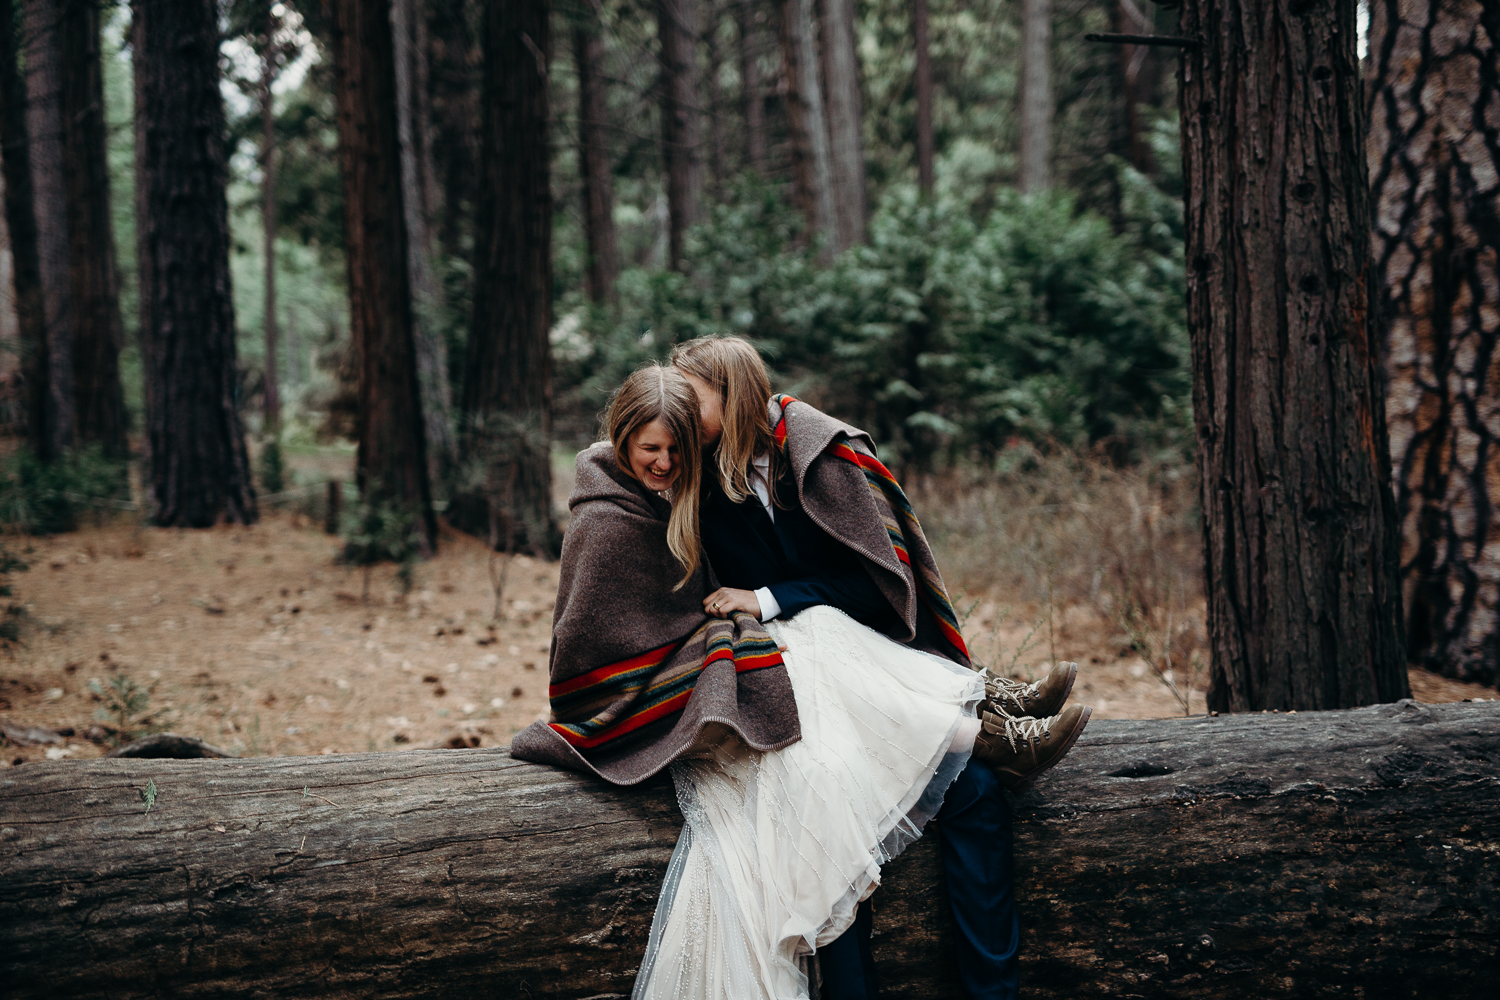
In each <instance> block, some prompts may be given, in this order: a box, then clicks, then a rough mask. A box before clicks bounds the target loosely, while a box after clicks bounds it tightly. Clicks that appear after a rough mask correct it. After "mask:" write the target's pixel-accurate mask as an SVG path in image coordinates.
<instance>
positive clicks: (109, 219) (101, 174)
mask: <svg viewBox="0 0 1500 1000" xmlns="http://www.w3.org/2000/svg"><path fill="white" fill-rule="evenodd" d="M99 6H100V5H99V2H98V0H62V19H61V22H60V24H59V27H58V50H59V53H60V54H61V56H62V102H61V104H62V120H63V152H64V157H65V168H64V176H63V182H64V186H65V188H66V191H67V217H68V287H69V294H70V296H71V299H72V322H73V332H72V345H73V414H74V433H75V436H76V439H77V440H78V442H79V443H80V444H97V445H99V446H101V447H102V448H103V450H104V453H105V454H106V455H109V456H111V457H115V458H123V457H124V456H125V453H126V443H125V431H126V418H125V392H124V388H123V387H122V386H121V384H120V349H121V348H122V347H123V346H124V342H125V326H124V322H123V321H122V319H121V317H120V276H119V268H118V265H117V263H116V258H115V230H114V218H113V214H112V212H111V208H110V201H111V199H110V193H109V160H108V156H107V153H106V149H105V122H104V64H103V62H102V57H101V52H100V39H99Z"/></svg>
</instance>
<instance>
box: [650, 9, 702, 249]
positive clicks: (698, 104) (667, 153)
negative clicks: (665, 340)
mask: <svg viewBox="0 0 1500 1000" xmlns="http://www.w3.org/2000/svg"><path fill="white" fill-rule="evenodd" d="M656 32H657V35H658V37H659V38H660V40H661V150H662V159H663V160H664V161H665V162H666V168H667V225H668V233H667V257H668V260H667V264H668V266H669V267H671V268H672V269H673V270H674V271H675V270H680V269H681V268H682V255H683V249H684V246H683V243H684V239H685V237H686V235H687V231H688V229H689V228H690V227H692V226H693V225H694V224H696V223H697V222H698V217H699V211H700V204H699V203H700V202H701V200H702V198H703V111H702V104H703V99H702V96H701V95H700V93H699V81H698V76H699V74H698V0H656Z"/></svg>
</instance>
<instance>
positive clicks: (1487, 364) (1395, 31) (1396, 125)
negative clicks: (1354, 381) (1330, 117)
mask: <svg viewBox="0 0 1500 1000" xmlns="http://www.w3.org/2000/svg"><path fill="white" fill-rule="evenodd" d="M1366 81H1367V83H1368V94H1369V111H1370V134H1369V140H1368V143H1369V145H1368V150H1369V160H1370V184H1371V198H1372V200H1373V211H1374V215H1375V224H1374V226H1373V231H1374V246H1373V251H1374V258H1375V282H1376V284H1375V294H1376V301H1377V303H1378V308H1379V310H1380V313H1381V316H1382V318H1383V319H1385V320H1386V321H1387V326H1386V337H1387V339H1386V345H1385V348H1386V349H1385V357H1386V362H1385V363H1386V370H1385V374H1386V379H1387V381H1386V409H1387V412H1388V414H1389V419H1390V431H1391V460H1392V462H1393V464H1394V465H1395V482H1396V503H1397V508H1398V510H1399V516H1400V517H1401V522H1402V536H1403V552H1402V582H1403V587H1404V591H1405V593H1404V596H1405V604H1406V609H1407V615H1408V618H1407V638H1408V643H1409V645H1408V659H1409V660H1411V661H1412V662H1415V663H1420V664H1422V665H1423V666H1424V667H1426V668H1427V669H1429V670H1434V671H1437V672H1439V673H1443V674H1447V675H1448V676H1450V677H1459V678H1464V679H1467V680H1475V681H1479V682H1481V683H1487V684H1494V683H1496V682H1497V681H1500V520H1497V519H1496V517H1495V510H1494V508H1495V504H1496V503H1497V502H1500V420H1497V415H1500V311H1497V303H1500V211H1497V200H1500V177H1497V171H1500V6H1497V5H1496V4H1494V3H1483V2H1481V0H1413V2H1403V3H1399V4H1398V3H1396V2H1395V0H1376V2H1373V3H1371V4H1370V57H1369V58H1368V59H1367V60H1366Z"/></svg>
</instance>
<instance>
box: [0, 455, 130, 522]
mask: <svg viewBox="0 0 1500 1000" xmlns="http://www.w3.org/2000/svg"><path fill="white" fill-rule="evenodd" d="M129 492H130V489H129V484H128V481H127V479H126V473H125V464H124V463H123V462H121V461H119V460H117V459H111V458H107V457H106V456H105V455H104V452H103V451H102V450H101V449H100V448H99V447H98V446H92V447H89V448H85V449H78V450H75V451H72V452H69V453H68V454H67V455H65V456H64V457H62V458H60V459H57V460H55V461H52V462H43V461H41V460H39V459H38V458H37V457H36V455H35V454H34V453H33V452H31V451H30V450H29V449H21V450H20V451H16V452H13V453H12V454H11V455H9V456H8V457H6V458H5V459H4V460H0V525H4V526H5V527H7V528H9V529H11V530H12V531H19V532H22V533H25V534H29V535H52V534H57V533H58V532H63V531H72V530H73V529H74V528H75V527H77V525H78V519H79V517H80V516H81V515H82V514H83V512H84V511H86V510H96V511H104V510H107V509H109V508H110V507H112V506H113V503H114V501H115V500H118V499H122V498H124V497H127V496H128V495H129Z"/></svg>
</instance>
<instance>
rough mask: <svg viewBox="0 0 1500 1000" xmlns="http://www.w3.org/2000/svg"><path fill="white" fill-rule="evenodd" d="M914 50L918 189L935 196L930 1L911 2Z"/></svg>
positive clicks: (913, 0)
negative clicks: (933, 189)
mask: <svg viewBox="0 0 1500 1000" xmlns="http://www.w3.org/2000/svg"><path fill="white" fill-rule="evenodd" d="M911 35H912V46H913V47H914V48H915V49H916V50H917V68H916V73H917V81H916V83H917V187H918V188H919V189H920V190H921V192H922V193H923V194H925V195H931V194H932V52H931V48H930V46H929V45H928V42H927V0H911Z"/></svg>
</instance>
